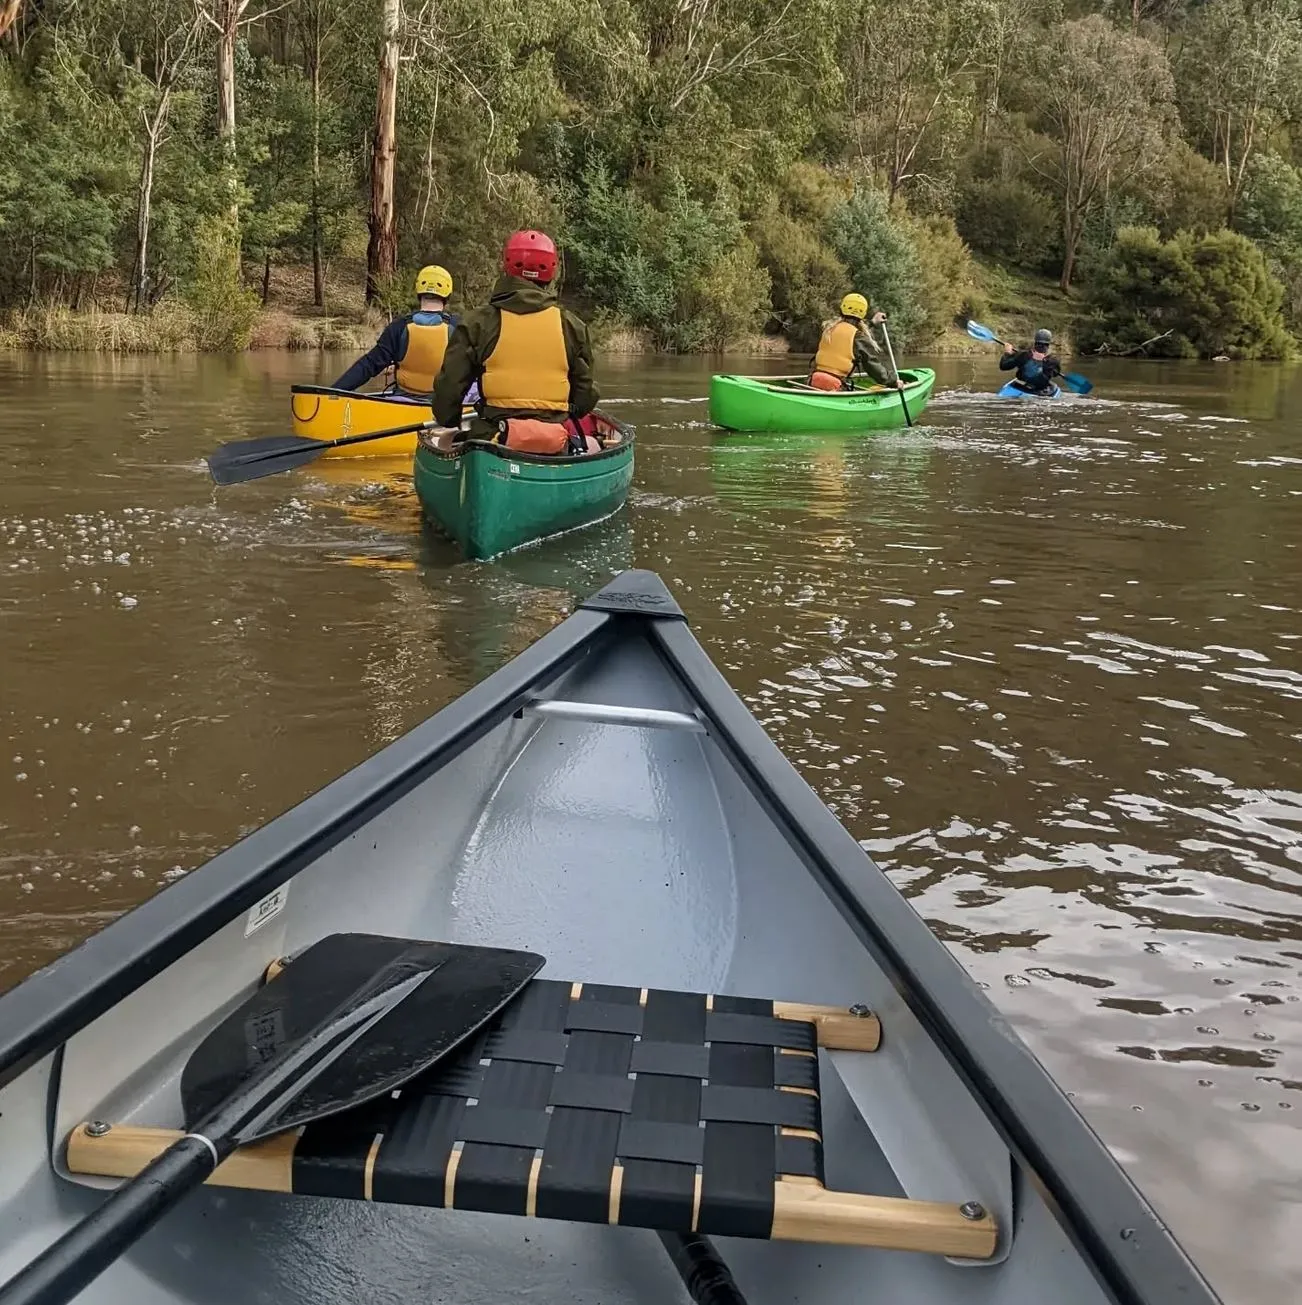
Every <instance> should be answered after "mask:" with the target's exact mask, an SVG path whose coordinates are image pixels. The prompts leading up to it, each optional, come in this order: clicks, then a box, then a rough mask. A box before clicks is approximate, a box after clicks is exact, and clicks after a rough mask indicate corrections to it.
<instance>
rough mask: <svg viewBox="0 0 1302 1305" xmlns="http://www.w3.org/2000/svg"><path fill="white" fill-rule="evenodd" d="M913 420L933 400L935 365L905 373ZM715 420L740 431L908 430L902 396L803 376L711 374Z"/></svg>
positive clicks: (868, 386) (858, 384) (879, 388)
mask: <svg viewBox="0 0 1302 1305" xmlns="http://www.w3.org/2000/svg"><path fill="white" fill-rule="evenodd" d="M900 379H901V380H903V382H904V400H905V403H907V404H908V405H909V417H910V418H911V419H912V420H913V421H917V419H918V418H919V416H921V415H922V410H923V408H925V407H926V406H927V400H928V399H929V398H930V397H931V387H932V386H933V385H935V383H936V373H935V372H934V371H932V370H931V368H930V367H915V368H913V369H912V370H905V371H901V372H900ZM710 420H711V421H712V422H714V424H715V425H716V426H725V427H727V428H728V429H729V430H741V431H789V432H791V433H793V434H796V433H800V432H802V431H826V432H828V433H852V432H855V431H865V430H894V429H895V428H896V427H899V426H903V425H904V424H905V423H904V408H903V405H902V404H901V403H900V392H899V391H898V390H888V389H886V388H884V387H883V386H880V385H875V384H863V383H861V382H856V388H855V389H853V390H842V391H839V392H837V391H828V390H816V389H814V388H813V387H812V386H810V385H809V384H808V383H807V382H806V380H805V378H804V377H803V376H711V377H710Z"/></svg>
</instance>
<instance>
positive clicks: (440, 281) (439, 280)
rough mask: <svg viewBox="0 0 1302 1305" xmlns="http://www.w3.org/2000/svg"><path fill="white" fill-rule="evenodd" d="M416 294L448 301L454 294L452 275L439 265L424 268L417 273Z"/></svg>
mask: <svg viewBox="0 0 1302 1305" xmlns="http://www.w3.org/2000/svg"><path fill="white" fill-rule="evenodd" d="M416 293H417V294H418V295H437V296H438V297H439V298H440V299H446V298H447V297H448V295H450V294H451V293H452V273H451V272H449V271H448V269H447V268H446V267H439V266H437V265H434V266H431V267H422V268H421V269H420V271H419V272H417V273H416Z"/></svg>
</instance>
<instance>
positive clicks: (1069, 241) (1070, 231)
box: [1058, 208, 1080, 294]
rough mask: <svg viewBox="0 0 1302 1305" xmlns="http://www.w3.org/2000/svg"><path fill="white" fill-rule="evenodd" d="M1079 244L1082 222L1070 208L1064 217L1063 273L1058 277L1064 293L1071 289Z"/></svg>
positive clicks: (1059, 285)
mask: <svg viewBox="0 0 1302 1305" xmlns="http://www.w3.org/2000/svg"><path fill="white" fill-rule="evenodd" d="M1079 245H1080V223H1079V222H1078V221H1077V220H1076V215H1075V214H1074V213H1073V212H1072V211H1071V209H1070V208H1069V209H1067V211H1066V212H1065V213H1064V214H1063V219H1062V274H1061V275H1060V276H1059V277H1058V288H1059V289H1060V290H1061V291H1062V292H1063V294H1066V293H1067V291H1069V290H1070V289H1071V276H1072V273H1073V272H1074V271H1075V270H1076V250H1077V248H1078V247H1079Z"/></svg>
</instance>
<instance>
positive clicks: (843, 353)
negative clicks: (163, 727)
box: [813, 322, 859, 380]
mask: <svg viewBox="0 0 1302 1305" xmlns="http://www.w3.org/2000/svg"><path fill="white" fill-rule="evenodd" d="M858 334H859V328H858V327H857V326H856V325H855V324H854V323H853V322H833V323H832V325H831V326H829V327H828V328H827V329H826V330H825V331H824V332H823V338H822V339H821V340H819V342H818V353H817V354H816V355H815V356H814V366H813V370H814V371H816V372H831V373H832V375H833V376H839V377H840V378H841V379H842V380H845V378H846V377H847V376H849V375H850V373H851V372H852V371H854V342H855V339H856V337H857V336H858Z"/></svg>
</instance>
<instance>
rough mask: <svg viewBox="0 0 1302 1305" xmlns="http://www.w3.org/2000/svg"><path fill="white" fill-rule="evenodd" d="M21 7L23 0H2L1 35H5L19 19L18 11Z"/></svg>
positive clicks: (0, 10) (0, 13)
mask: <svg viewBox="0 0 1302 1305" xmlns="http://www.w3.org/2000/svg"><path fill="white" fill-rule="evenodd" d="M21 8H22V4H21V0H0V36H3V35H4V34H5V33H6V32H7V31H8V30H9V29H10V28H11V27H12V26H13V25H14V23H15V22H16V21H17V20H18V11H19V10H20V9H21Z"/></svg>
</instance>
